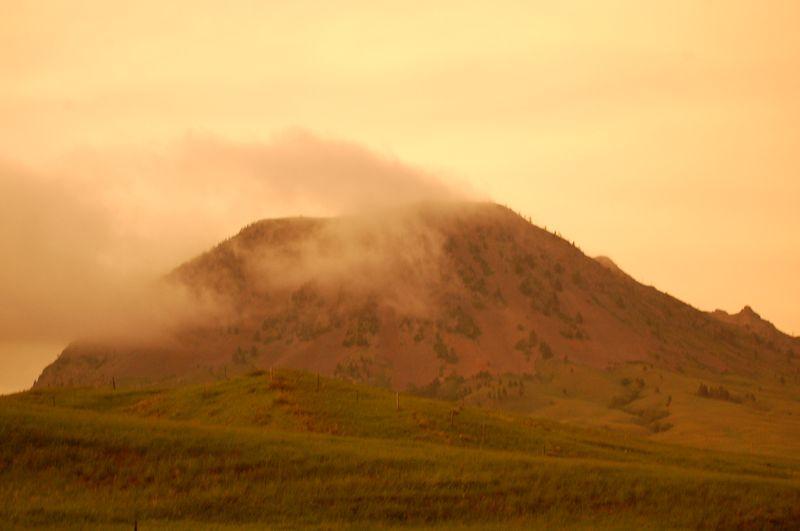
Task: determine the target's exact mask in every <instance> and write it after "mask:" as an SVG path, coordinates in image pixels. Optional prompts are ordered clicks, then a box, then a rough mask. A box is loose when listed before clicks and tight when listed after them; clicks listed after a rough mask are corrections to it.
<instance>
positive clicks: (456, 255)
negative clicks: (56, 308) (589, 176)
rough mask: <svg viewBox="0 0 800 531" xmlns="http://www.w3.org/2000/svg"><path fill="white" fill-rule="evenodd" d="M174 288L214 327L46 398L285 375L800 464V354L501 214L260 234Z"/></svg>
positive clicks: (84, 353) (170, 340)
mask: <svg viewBox="0 0 800 531" xmlns="http://www.w3.org/2000/svg"><path fill="white" fill-rule="evenodd" d="M176 287H177V288H181V289H184V290H188V291H189V293H190V294H191V298H192V300H193V301H196V305H197V306H204V307H211V308H213V309H214V312H212V313H209V314H204V316H203V319H202V320H197V319H195V320H192V321H188V322H189V323H190V324H183V325H180V326H177V325H176V326H174V327H173V328H171V329H170V330H169V331H168V332H167V333H160V334H158V335H156V334H152V333H150V331H148V330H136V331H133V333H132V334H130V335H131V336H133V337H136V339H135V340H132V339H130V337H129V338H127V339H118V340H111V341H110V340H103V341H98V340H95V341H83V342H76V343H74V344H73V345H70V346H69V347H68V348H67V349H66V350H65V351H64V352H63V353H62V355H61V356H60V357H59V359H58V360H56V362H55V363H54V364H53V365H51V366H50V367H48V368H47V369H45V371H44V372H43V373H42V375H41V377H40V378H39V379H38V380H37V382H36V385H35V387H36V388H44V387H52V386H83V385H95V386H109V385H111V383H112V381H113V382H114V384H115V385H120V386H131V385H142V384H150V383H154V382H202V381H214V380H219V379H222V378H224V377H226V376H232V375H234V374H242V373H246V372H248V371H251V370H254V369H267V368H270V367H287V368H298V369H306V370H310V371H313V372H318V373H320V374H323V375H329V376H337V377H339V378H343V379H347V380H351V381H356V382H362V383H368V384H371V385H377V386H384V387H391V388H394V389H400V390H407V389H408V390H413V391H414V392H416V393H418V394H422V395H427V396H431V397H439V398H448V399H459V400H464V401H465V402H466V403H472V404H475V405H480V406H484V407H496V408H500V409H506V410H514V411H518V412H526V413H536V414H537V415H538V416H541V417H548V418H553V419H558V420H567V421H570V422H574V423H577V424H591V425H595V426H609V427H616V428H623V429H625V430H628V431H632V432H637V433H640V434H643V435H650V436H652V437H654V438H658V439H665V440H671V441H675V442H689V443H691V444H704V445H707V446H712V447H715V448H732V449H737V450H746V449H748V448H749V447H750V446H751V444H752V441H753V439H752V438H751V437H755V436H759V437H761V441H762V442H763V443H764V444H762V445H761V448H762V450H761V451H769V452H773V453H774V452H777V453H782V452H784V451H787V450H788V449H790V448H794V446H795V443H793V442H792V441H793V440H794V439H793V436H792V434H794V433H796V430H798V420H797V419H798V418H800V408H798V400H797V398H798V391H799V390H800V389H799V388H798V383H800V360H799V359H798V356H797V353H798V352H800V340H798V339H797V338H792V337H789V336H787V335H785V334H782V333H781V332H779V331H777V330H776V329H774V327H771V328H770V327H766V326H762V325H758V326H756V325H755V324H754V323H755V322H754V321H753V320H752V319H749V320H748V319H738V318H737V319H733V318H728V319H726V318H723V316H721V314H719V313H714V314H708V313H705V312H701V311H699V310H697V309H695V308H692V307H691V306H689V305H687V304H685V303H683V302H681V301H679V300H677V299H675V298H673V297H671V296H669V295H667V294H665V293H662V292H660V291H658V290H657V289H655V288H653V287H648V286H644V285H642V284H640V283H638V282H636V281H635V280H634V279H633V278H631V277H630V276H628V275H626V274H624V273H623V272H622V271H621V270H620V269H619V268H618V267H616V266H615V265H614V264H613V262H611V261H610V260H608V259H602V258H601V259H599V261H598V260H595V259H592V258H590V257H587V256H586V255H585V254H584V253H583V252H582V251H581V250H580V249H579V248H578V247H577V246H575V245H574V244H573V243H570V242H568V241H566V240H564V239H562V238H561V237H559V236H558V235H556V234H553V233H550V232H548V231H545V230H542V229H540V228H538V227H536V226H534V225H532V224H531V223H530V222H529V221H527V220H525V219H523V218H522V217H520V216H519V215H517V214H515V213H513V212H512V211H510V210H509V209H507V208H504V207H501V206H499V205H495V204H482V203H466V204H464V203H450V204H447V203H436V204H423V205H417V206H414V207H408V208H403V209H396V210H392V211H386V212H379V213H366V214H362V215H359V216H351V217H342V218H331V219H316V218H290V219H277V220H264V221H260V222H257V223H254V224H252V225H250V226H248V227H245V228H244V229H242V231H241V232H240V233H239V234H237V235H236V236H234V237H232V238H230V239H229V240H227V241H225V242H222V243H221V244H219V245H218V246H216V247H215V248H214V249H212V250H210V251H208V252H207V253H205V254H203V255H201V256H199V257H197V258H195V259H193V260H190V261H189V262H187V263H185V264H183V265H181V266H180V267H178V268H177V269H175V270H174V271H173V272H172V273H170V274H169V275H168V276H167V278H166V280H165V282H164V289H165V290H166V289H175V288H176ZM745 321H746V322H745ZM704 388H705V390H706V391H705V393H704V392H703V389H704ZM709 389H710V390H711V391H709ZM732 426H739V427H740V432H735V431H732V430H731V427H732ZM765 427H766V428H767V430H766V433H767V434H771V435H767V436H764V435H763V434H761V433H762V432H763V431H764V428H765ZM759 434H761V435H759Z"/></svg>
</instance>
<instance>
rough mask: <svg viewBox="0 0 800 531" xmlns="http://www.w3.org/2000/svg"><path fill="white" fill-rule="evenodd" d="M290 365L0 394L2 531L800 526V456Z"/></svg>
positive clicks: (0, 514)
mask: <svg viewBox="0 0 800 531" xmlns="http://www.w3.org/2000/svg"><path fill="white" fill-rule="evenodd" d="M397 400H398V395H395V393H393V392H391V391H387V390H382V389H377V388H370V387H366V386H358V385H352V384H350V383H347V382H344V381H340V380H331V379H326V378H321V379H318V378H317V376H315V375H313V374H309V373H303V372H294V371H288V370H280V371H276V372H275V373H274V374H273V375H272V376H270V374H269V373H266V372H258V373H253V374H251V375H247V376H241V377H236V378H232V379H227V380H223V381H220V382H217V383H209V384H200V385H194V386H181V387H164V388H144V389H119V390H116V391H113V390H111V389H106V390H100V389H42V390H34V391H30V392H26V393H21V394H18V395H13V396H9V397H3V398H2V399H0V521H2V522H3V526H8V527H30V528H47V527H58V528H98V529H110V528H120V529H130V528H131V527H132V524H133V522H134V521H137V522H138V523H139V528H140V529H158V528H162V529H163V528H169V529H173V528H175V529H196V528H220V529H227V528H238V527H241V528H248V527H249V528H298V527H300V528H302V527H308V528H364V527H370V528H372V527H386V528H391V527H407V526H413V527H431V528H476V529H477V528H480V529H484V528H493V527H494V528H497V529H506V528H513V527H517V528H529V527H549V528H552V527H570V528H576V527H591V528H596V527H608V528H644V527H646V528H686V527H700V528H713V527H722V528H731V527H743V528H754V529H755V528H757V529H761V528H779V529H780V528H787V529H788V528H796V527H797V526H798V525H800V461H797V460H794V459H790V458H779V457H769V456H753V455H745V454H737V453H723V452H711V451H706V450H698V449H692V448H688V447H683V446H676V445H669V444H664V443H659V442H656V441H653V440H648V439H644V438H640V437H637V436H635V435H631V434H625V433H619V432H617V431H611V430H603V429H586V428H579V427H574V426H569V425H565V424H560V423H556V422H552V421H548V420H540V419H534V418H531V417H528V416H525V415H520V414H513V413H507V412H503V411H494V410H487V409H483V408H478V407H474V406H470V405H469V404H467V405H462V404H460V403H457V402H446V401H440V400H433V399H427V398H421V397H416V396H411V395H407V394H400V395H399V408H398V407H397Z"/></svg>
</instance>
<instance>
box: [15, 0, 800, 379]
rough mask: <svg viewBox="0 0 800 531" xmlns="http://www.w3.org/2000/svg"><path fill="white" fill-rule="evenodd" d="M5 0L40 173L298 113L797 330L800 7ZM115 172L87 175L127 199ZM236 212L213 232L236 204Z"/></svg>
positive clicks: (24, 148) (242, 135) (691, 298)
mask: <svg viewBox="0 0 800 531" xmlns="http://www.w3.org/2000/svg"><path fill="white" fill-rule="evenodd" d="M467 4H469V5H467ZM767 6H768V7H767ZM0 11H2V16H0V124H2V127H0V161H5V162H7V163H9V164H13V165H15V167H16V166H22V167H25V168H30V169H31V171H33V172H40V173H42V172H43V173H47V171H48V169H52V168H54V167H58V168H61V169H62V170H63V168H64V167H65V166H68V165H69V161H74V160H77V159H80V157H77V159H76V155H75V153H76V152H77V153H86V151H87V149H88V150H89V151H90V152H91V153H93V154H94V155H93V156H94V157H97V156H100V157H101V158H102V157H107V155H105V154H106V153H109V152H114V153H116V152H118V150H120V149H122V150H125V149H134V150H137V153H140V155H139V156H141V153H143V152H145V153H146V152H148V150H150V149H152V150H154V152H156V153H168V152H169V150H170V149H172V148H171V147H170V146H174V145H175V143H176V142H178V143H180V141H181V139H184V138H186V135H187V134H192V135H197V134H199V135H211V136H213V137H215V138H218V139H222V140H224V141H225V142H232V143H237V142H238V143H242V142H244V143H252V142H262V141H263V142H268V141H269V139H270V138H273V135H275V134H276V133H280V132H281V131H285V130H287V129H293V128H298V127H299V128H303V129H305V130H309V131H313V132H316V133H317V134H321V135H323V136H324V137H326V138H340V139H345V140H347V141H351V142H354V143H357V144H362V145H365V146H368V147H370V148H371V149H374V150H376V151H377V152H379V153H382V154H384V155H386V156H389V157H396V158H398V159H400V160H402V161H406V162H409V163H411V164H413V165H415V166H418V167H421V168H425V169H427V170H428V171H430V172H433V173H438V174H440V175H443V176H444V177H445V178H446V179H450V180H456V181H460V182H464V183H467V184H468V185H469V186H471V187H472V188H474V189H476V190H479V191H482V192H485V193H486V194H488V195H489V196H490V197H491V198H493V199H494V200H495V201H498V202H501V203H505V204H508V205H509V206H511V207H512V208H514V209H515V210H517V211H521V212H523V213H525V214H528V215H530V216H532V217H533V220H534V222H536V223H538V224H540V225H547V226H548V227H551V228H556V229H557V230H559V231H560V232H561V233H562V234H563V235H564V236H565V237H568V238H570V239H574V240H576V242H577V243H579V244H580V246H581V247H582V248H583V249H584V251H585V252H587V253H588V254H592V255H594V254H607V255H609V256H611V257H612V258H614V259H615V260H616V261H617V262H618V263H619V264H620V266H621V267H623V268H624V269H626V270H627V271H628V272H630V273H631V274H633V275H634V276H635V277H636V278H638V279H639V280H641V281H643V282H645V283H648V284H653V285H655V286H657V287H659V288H660V289H662V290H665V291H667V292H669V293H671V294H673V295H675V296H677V297H679V298H681V299H683V300H685V301H687V302H689V303H691V304H693V305H695V306H698V307H700V308H701V309H706V310H711V309H714V308H717V307H720V308H723V309H726V310H728V311H737V310H738V309H739V308H740V307H742V306H743V305H745V304H750V305H751V306H753V307H754V308H755V309H756V310H757V311H759V312H760V313H761V314H762V315H763V316H765V317H767V318H769V319H771V320H773V321H774V322H775V323H776V324H777V325H778V326H779V327H781V328H783V329H784V330H786V331H788V332H792V333H795V334H800V304H798V301H800V275H798V272H799V271H800V149H798V146H800V126H798V124H800V98H799V97H798V96H800V33H799V32H798V31H797V25H798V22H800V3H798V2H795V1H793V0H791V1H780V0H775V1H771V2H758V1H741V0H726V1H716V0H691V1H675V2H642V1H633V0H632V1H627V2H616V1H609V2H595V1H585V2H569V1H565V2H552V1H526V2H499V1H494V2H486V3H483V4H482V5H479V3H477V2H441V3H437V7H436V8H435V9H434V8H432V7H431V3H429V2H421V3H415V2H408V1H404V2H380V1H364V2H335V3H334V2H329V3H320V2H303V1H296V2H265V1H252V2H244V1H239V2H236V1H226V2H222V1H218V2H212V1H198V0H193V1H191V2H189V1H182V0H181V1H173V2H161V1H159V2H156V1H151V0H140V1H138V2H108V1H105V0H101V1H100V0H99V1H94V0H92V1H82V2H74V1H61V0H48V1H46V2H36V1H30V2H13V1H10V0H0ZM98 153H99V154H101V155H97V154H98ZM108 157H110V158H103V159H102V160H117V159H115V158H114V157H111V156H108ZM80 160H83V159H80ZM65 161H66V162H65ZM0 167H2V166H0ZM118 174H119V172H115V171H109V172H108V174H107V175H106V174H103V175H104V177H103V178H101V179H99V180H96V181H95V187H99V188H101V189H102V188H104V187H105V186H108V187H109V188H110V189H114V187H115V186H117V188H116V193H117V194H118V195H119V194H120V193H122V194H123V195H124V194H125V191H126V190H127V188H125V187H121V188H120V186H121V185H120V183H123V182H124V183H126V184H125V186H128V184H127V183H129V182H130V181H125V180H118V181H115V179H118V178H119V175H118ZM2 178H3V175H1V174H0V179H2ZM72 178H73V177H72V176H70V174H69V172H66V173H65V172H64V171H60V173H59V174H58V176H55V177H52V179H56V180H58V179H61V180H65V179H72ZM187 178H188V177H187ZM0 184H2V183H0ZM132 193H133V192H132ZM137 208H138V207H137ZM32 209H33V210H32V211H31V215H32V216H37V214H38V213H37V212H36V210H35V209H36V206H35V205H34V206H33V207H32ZM264 210H265V211H264V212H263V214H262V215H261V216H260V217H266V216H269V215H271V214H273V213H274V212H273V211H272V210H270V209H269V208H265V209H264ZM323 210H324V209H323ZM309 213H312V214H313V213H315V212H309ZM247 214H248V215H250V214H251V212H250V211H249V210H248V211H247ZM259 214H260V212H259ZM131 216H133V214H131ZM130 219H134V217H131V218H130ZM153 219H155V218H153ZM214 219H217V218H214ZM219 219H222V218H219ZM225 220H226V223H220V224H219V225H218V227H219V233H220V234H225V231H228V230H229V229H230V227H232V226H234V225H235V224H236V223H239V222H240V221H241V219H239V218H238V217H237V218H231V217H227V218H225ZM148 227H150V226H149V225H148V226H142V227H139V228H138V230H144V228H148ZM0 233H2V231H0ZM218 235H219V234H217V233H214V232H213V231H210V232H208V233H207V236H208V241H207V242H205V241H198V242H196V245H197V246H202V245H207V244H211V243H213V241H214V240H213V239H214V238H216V237H217V236H218ZM4 243H6V242H4ZM192 249H193V248H192ZM4 250H5V252H6V253H19V252H23V250H21V249H17V248H14V247H13V245H12V246H10V247H9V246H8V245H6V246H4ZM0 289H3V286H2V285H0ZM0 339H2V338H0ZM13 339H14V341H17V340H19V339H20V338H13ZM33 339H35V338H33ZM33 339H31V340H33ZM8 341H11V338H9V339H8ZM8 341H7V342H6V344H5V345H0V369H3V367H5V366H4V365H2V364H3V363H4V361H3V360H4V359H5V360H8V359H10V358H11V357H13V352H14V351H15V349H16V347H14V348H12V347H10V346H9V345H12V343H9V342H8ZM13 345H17V343H13ZM17 350H18V349H17ZM54 355H55V353H53V352H48V353H47V354H46V355H45V354H42V356H43V357H47V358H52V357H54ZM5 363H8V362H7V361H6V362H5ZM6 366H7V365H6ZM0 372H6V374H8V371H4V370H0ZM34 372H37V371H34ZM34 376H35V374H34ZM3 386H5V389H10V388H17V387H18V385H16V384H14V383H7V382H5V381H0V392H2V391H3V389H4V387H3Z"/></svg>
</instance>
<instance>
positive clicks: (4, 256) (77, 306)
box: [0, 131, 465, 341]
mask: <svg viewBox="0 0 800 531" xmlns="http://www.w3.org/2000/svg"><path fill="white" fill-rule="evenodd" d="M0 197H2V198H3V208H2V209H0V242H2V246H1V247H0V298H1V299H2V300H3V301H4V303H3V305H2V307H0V341H14V340H26V339H36V340H41V339H61V340H66V339H70V338H73V337H76V336H78V335H87V334H97V333H98V332H102V331H104V330H110V329H111V330H124V329H126V328H132V327H134V326H133V324H134V323H142V322H148V323H149V322H154V321H159V320H161V319H164V318H166V316H167V315H175V314H176V313H180V312H176V311H175V310H176V308H178V307H180V306H181V304H182V301H184V299H183V295H182V294H180V293H178V294H175V293H173V294H170V295H169V298H168V299H164V298H163V297H164V295H163V294H162V295H161V297H162V298H161V299H153V298H152V297H153V293H154V291H153V289H154V288H153V286H154V285H155V281H156V279H158V278H160V277H161V276H162V275H163V274H165V273H166V272H168V271H169V270H171V269H172V268H173V267H175V266H176V265H178V264H179V263H181V262H183V261H185V260H186V259H188V258H190V257H191V256H193V255H195V254H197V253H198V252H200V251H202V250H204V249H206V248H208V247H210V246H211V245H213V244H214V243H216V242H217V241H219V240H221V239H223V238H225V237H227V236H229V235H231V234H233V233H235V232H236V231H237V230H238V228H240V227H241V226H243V225H245V224H247V223H249V222H252V221H254V220H257V219H261V218H266V217H280V216H288V215H297V214H305V215H337V214H345V213H352V212H359V211H363V210H365V209H372V210H373V211H380V210H382V209H384V208H389V207H392V206H397V205H402V204H407V203H414V202H419V201H425V200H449V199H458V198H461V197H465V194H464V193H463V192H460V191H457V190H456V189H455V187H453V186H452V185H448V184H446V183H444V182H443V181H441V180H439V179H437V178H436V177H435V176H433V175H431V174H430V173H428V172H426V171H424V170H421V169H419V168H414V167H412V166H409V165H407V164H404V163H402V162H400V161H398V160H396V159H393V158H390V157H386V156H382V155H379V154H376V153H375V152H373V151H370V150H369V149H366V148H364V147H361V146H359V145H356V144H353V143H349V142H343V141H339V140H330V139H325V138H321V137H319V136H316V135H313V134H311V133H308V132H304V131H292V132H288V133H283V134H280V135H277V136H275V137H274V138H273V139H272V140H271V141H269V142H266V143H237V142H231V141H227V140H224V139H221V138H217V137H212V136H189V137H186V138H184V139H182V140H180V141H178V142H175V143H173V144H171V145H168V146H158V147H151V148H144V147H137V148H116V149H84V150H81V151H78V152H74V153H72V154H71V155H69V156H68V157H65V158H63V159H61V160H59V161H58V163H56V164H52V165H50V166H49V167H47V168H36V169H32V168H24V167H21V166H19V165H14V164H10V163H3V164H0Z"/></svg>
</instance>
